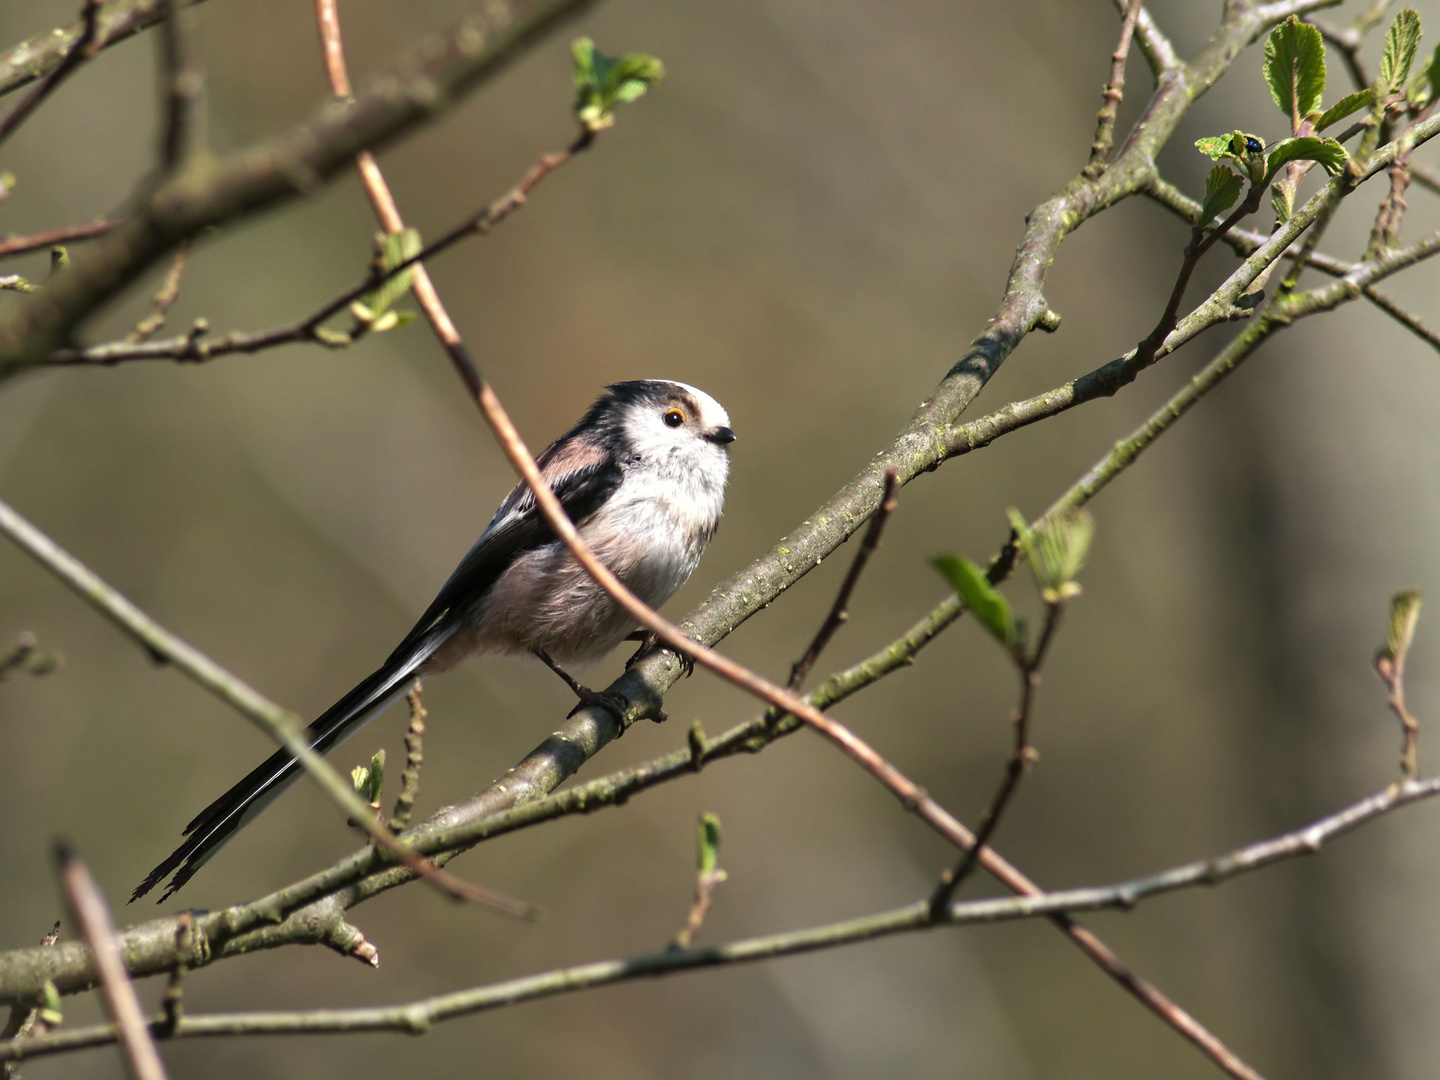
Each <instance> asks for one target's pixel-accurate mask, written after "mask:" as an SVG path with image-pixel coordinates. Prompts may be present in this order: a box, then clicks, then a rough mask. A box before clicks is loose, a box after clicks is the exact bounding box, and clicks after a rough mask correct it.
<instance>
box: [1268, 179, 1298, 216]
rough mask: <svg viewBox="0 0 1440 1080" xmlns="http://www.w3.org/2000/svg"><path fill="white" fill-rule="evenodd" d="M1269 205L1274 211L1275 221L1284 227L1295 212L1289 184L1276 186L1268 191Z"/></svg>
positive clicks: (1293, 195)
mask: <svg viewBox="0 0 1440 1080" xmlns="http://www.w3.org/2000/svg"><path fill="white" fill-rule="evenodd" d="M1270 205H1271V207H1272V208H1273V209H1274V210H1275V220H1276V221H1278V222H1279V223H1280V224H1281V225H1284V224H1285V223H1286V222H1287V221H1289V220H1290V215H1291V214H1293V213H1294V212H1295V193H1294V192H1293V191H1291V190H1290V185H1289V184H1276V185H1275V186H1274V187H1272V188H1271V189H1270Z"/></svg>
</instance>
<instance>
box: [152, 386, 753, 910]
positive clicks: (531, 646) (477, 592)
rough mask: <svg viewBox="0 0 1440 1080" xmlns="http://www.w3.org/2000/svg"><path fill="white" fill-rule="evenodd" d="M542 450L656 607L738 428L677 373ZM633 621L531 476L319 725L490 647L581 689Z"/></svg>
mask: <svg viewBox="0 0 1440 1080" xmlns="http://www.w3.org/2000/svg"><path fill="white" fill-rule="evenodd" d="M607 389H608V391H609V392H608V393H606V394H605V395H604V396H602V397H601V398H600V399H599V400H598V401H596V402H595V404H594V405H592V406H591V407H590V411H589V412H587V413H586V414H585V416H584V417H583V418H582V419H581V420H580V422H579V423H578V424H576V425H575V426H574V427H573V428H571V429H570V430H569V431H568V432H566V433H565V434H564V435H562V436H561V437H560V438H559V439H557V440H556V441H555V442H553V443H552V444H551V445H550V446H549V447H548V448H547V449H546V450H545V452H544V453H542V454H541V455H540V456H539V457H538V458H537V459H536V461H537V462H538V463H539V465H540V471H541V475H543V476H544V477H545V480H546V481H547V482H548V483H549V485H550V487H551V489H552V490H553V491H554V492H555V494H556V495H557V496H558V497H559V499H560V502H561V504H562V505H563V506H564V507H565V511H566V513H568V514H569V515H570V518H571V520H573V521H574V522H575V524H576V525H577V526H578V528H579V530H580V535H581V536H582V537H584V538H585V542H586V543H587V544H589V545H590V548H591V550H592V551H594V552H595V554H596V555H597V556H598V557H599V558H600V561H601V562H603V563H604V564H605V565H606V566H608V567H609V568H610V569H611V570H612V571H613V572H614V573H615V574H616V575H617V576H618V577H619V578H620V580H621V581H623V582H625V584H626V585H627V586H629V587H630V589H631V590H632V591H633V592H634V593H635V594H636V595H637V596H639V597H640V598H641V599H642V600H644V601H645V602H646V603H648V604H650V605H651V606H652V607H659V606H660V605H661V604H663V603H664V602H665V601H666V600H668V599H669V598H670V597H671V596H673V595H674V594H675V591H676V590H677V589H679V588H680V586H682V585H684V584H685V582H686V581H687V580H688V579H689V577H690V574H691V573H692V572H693V571H694V569H695V566H696V564H697V563H698V562H699V561H700V556H701V554H703V553H704V551H705V547H706V545H707V544H708V543H709V542H710V538H711V537H712V536H713V535H714V534H715V529H716V526H718V525H719V523H720V508H721V505H722V503H723V501H724V497H725V478H726V475H727V474H728V472H729V468H730V460H729V454H728V453H727V450H726V448H727V447H728V445H729V444H730V443H731V442H733V441H734V439H735V432H734V431H732V430H731V429H730V417H729V415H728V414H727V413H726V412H725V410H724V409H723V408H722V407H721V406H720V403H719V402H718V401H716V400H715V399H714V398H712V397H711V396H710V395H709V394H706V393H705V392H703V391H701V390H697V389H695V387H693V386H687V385H686V384H685V383H679V382H670V381H668V380H660V379H654V380H651V379H647V380H641V381H636V382H622V383H615V384H614V385H613V386H610V387H608V388H607ZM633 629H634V622H633V620H631V618H630V617H629V616H628V615H627V614H626V613H625V612H624V611H623V610H622V609H621V608H620V607H618V606H617V605H616V604H615V602H614V601H613V600H611V599H610V597H609V596H608V595H607V594H606V592H605V591H604V590H603V589H601V588H600V586H599V585H597V584H596V583H595V581H594V579H593V578H591V577H590V575H589V574H588V573H586V571H585V570H584V569H583V568H582V567H581V566H580V565H579V564H578V563H577V562H576V561H575V559H574V557H573V556H572V555H571V554H570V552H569V550H568V549H567V548H566V547H565V546H564V545H563V544H562V543H561V542H560V541H559V539H557V538H556V536H555V533H554V531H553V530H552V529H551V528H550V527H549V525H548V524H546V522H545V519H544V517H543V516H542V515H541V513H540V511H539V509H538V508H537V507H536V505H535V496H534V494H533V493H532V492H531V491H530V489H529V488H528V487H527V486H526V485H525V484H524V483H523V482H522V483H520V484H517V485H516V486H515V488H514V490H512V491H511V492H510V494H509V495H508V496H507V497H506V499H505V501H504V502H503V503H501V504H500V509H499V510H498V511H496V513H495V517H494V518H493V519H492V520H491V522H490V524H489V526H488V527H487V528H486V529H485V531H484V532H483V533H482V534H481V536H480V539H479V540H477V541H476V542H475V546H474V547H472V548H471V549H470V551H469V553H468V554H467V555H466V556H465V558H463V559H462V560H460V565H459V566H458V567H456V568H455V572H454V573H453V574H451V575H450V579H449V580H448V581H446V582H445V584H444V585H443V586H442V587H441V589H440V593H439V595H437V596H436V597H435V599H434V601H433V602H432V603H431V604H430V606H429V607H428V608H427V609H426V610H425V613H424V614H423V615H421V616H420V621H419V622H417V623H416V624H415V626H414V628H413V629H412V630H411V631H410V633H408V634H406V635H405V639H404V640H403V641H401V642H400V644H399V645H398V646H397V647H396V649H395V651H394V652H393V653H391V654H390V658H389V659H388V660H386V661H385V663H384V664H382V665H381V666H380V668H379V670H377V671H376V672H375V673H374V674H372V675H370V676H369V677H368V678H366V679H365V680H363V681H362V682H361V683H360V684H359V685H358V686H356V687H355V688H354V689H353V690H351V691H350V692H349V693H348V694H346V695H345V696H344V697H342V698H341V699H340V700H339V701H337V702H336V703H335V704H334V705H332V706H331V707H330V708H329V709H328V710H327V711H326V712H325V714H324V715H322V716H321V717H320V719H318V720H316V721H315V722H314V723H313V724H311V725H310V728H309V732H308V737H309V739H310V745H311V746H312V747H314V748H315V749H316V750H318V751H320V752H321V753H324V752H326V751H328V750H330V749H331V748H332V747H334V746H335V745H336V744H337V743H339V742H340V741H341V740H342V739H345V738H348V737H349V736H351V735H353V734H354V733H355V732H356V731H358V730H359V729H360V727H361V726H362V725H364V724H365V723H366V722H367V721H369V720H371V719H373V718H374V717H375V716H376V715H378V714H379V713H380V712H382V711H383V710H384V709H385V708H386V707H387V706H389V705H390V704H392V703H393V702H394V701H395V700H396V699H397V698H398V697H400V696H401V695H402V694H403V693H404V692H405V690H406V689H407V688H408V686H409V684H410V680H411V679H412V678H413V677H415V676H417V675H428V674H431V673H434V672H439V671H445V670H446V669H448V668H450V667H452V666H454V665H455V664H456V663H457V662H458V661H460V660H462V659H464V658H466V657H470V656H477V655H480V654H483V653H511V654H514V653H533V654H534V655H536V656H538V657H539V658H540V659H541V660H543V661H545V663H546V664H547V665H548V666H550V667H551V668H553V669H554V670H555V671H556V673H557V674H559V675H560V676H561V678H563V679H564V680H565V681H566V683H567V684H568V685H569V686H570V687H571V688H572V689H573V690H575V692H576V693H577V694H578V695H579V696H580V698H581V700H582V701H590V700H597V699H598V700H601V701H602V702H603V698H602V697H601V695H597V694H595V693H594V692H592V691H589V690H586V689H585V688H584V687H583V686H580V685H579V684H578V683H576V682H575V680H573V679H572V678H570V676H569V675H567V674H566V673H565V672H564V671H563V670H562V669H561V668H560V666H559V665H560V664H561V663H572V662H577V661H578V662H583V661H586V660H593V659H597V658H599V657H601V656H603V655H604V654H605V653H607V652H609V651H610V650H611V649H613V648H614V647H615V646H616V645H617V644H619V643H620V642H621V641H622V640H623V639H624V638H625V637H626V635H628V634H629V633H630V632H631V631H632V630H633ZM301 772H302V770H301V768H300V767H299V765H298V764H297V762H296V760H295V759H294V758H293V757H292V756H291V755H290V753H289V752H288V751H286V750H280V751H278V752H276V753H275V754H273V755H271V757H270V758H269V759H268V760H267V761H265V763H264V764H262V765H261V766H260V767H259V768H257V769H255V770H254V771H253V772H251V773H250V775H249V776H247V777H245V779H243V780H241V781H240V782H239V783H238V784H236V785H235V786H234V787H233V788H231V789H230V790H229V791H227V792H226V793H225V794H224V795H222V796H220V798H218V799H216V800H215V801H214V802H213V803H211V804H210V805H209V806H208V807H206V808H205V810H203V811H202V812H201V813H200V815H199V816H198V817H196V818H195V820H194V821H192V822H190V824H189V825H188V826H186V828H185V835H186V836H188V837H189V839H188V840H186V841H185V843H183V844H182V845H181V846H180V847H179V848H177V849H176V850H175V852H174V853H172V854H171V855H170V856H169V857H168V858H167V859H166V860H165V861H164V862H162V863H161V864H160V865H159V866H157V867H156V868H155V869H154V870H152V871H151V872H150V876H149V877H147V878H146V879H145V880H144V881H143V882H142V883H141V884H140V887H139V888H137V889H136V890H135V894H134V896H132V897H131V898H130V899H131V900H132V901H133V900H137V899H139V898H140V897H141V896H144V895H145V894H146V893H147V892H149V891H150V890H151V889H152V888H154V887H155V886H156V885H157V884H158V883H159V882H160V881H161V880H162V879H163V878H164V877H166V875H168V874H170V873H171V872H172V871H174V872H175V876H174V877H173V878H172V879H171V880H170V883H169V885H168V887H167V888H166V891H165V893H164V895H163V896H162V897H161V900H162V901H163V900H164V899H165V898H167V897H169V896H170V895H171V894H172V893H174V892H175V890H177V889H179V888H180V887H181V886H182V885H184V884H185V883H186V882H187V881H189V880H190V878H191V877H192V876H193V875H194V873H195V871H196V870H198V869H199V868H200V866H201V865H202V864H203V863H204V862H205V861H206V860H207V859H209V858H210V856H212V855H214V854H215V852H216V851H217V850H219V848H220V847H221V845H223V844H224V843H225V842H226V841H227V840H229V839H230V838H231V837H232V836H234V835H235V834H236V833H237V832H239V830H240V829H241V828H242V827H243V826H244V825H245V824H246V823H247V822H249V821H250V820H251V819H253V818H254V817H255V816H256V815H257V814H259V812H260V811H261V810H263V809H264V808H265V807H266V806H268V805H269V804H270V803H271V802H272V801H273V800H274V799H275V798H276V797H277V796H278V795H279V794H280V793H281V792H282V791H284V790H285V789H286V788H287V787H289V786H290V784H292V783H294V782H295V780H296V779H298V778H299V776H300V774H301Z"/></svg>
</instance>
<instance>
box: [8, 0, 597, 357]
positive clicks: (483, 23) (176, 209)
mask: <svg viewBox="0 0 1440 1080" xmlns="http://www.w3.org/2000/svg"><path fill="white" fill-rule="evenodd" d="M587 2H588V0H491V2H489V3H487V4H485V5H483V7H482V9H481V11H480V12H479V13H478V14H475V15H471V16H470V17H468V18H466V19H463V20H461V21H460V22H459V23H458V24H456V25H455V26H453V27H452V28H451V29H450V30H449V31H447V32H446V33H444V34H442V35H440V36H439V37H437V38H433V39H431V40H429V41H426V42H425V43H424V44H422V45H420V46H418V47H417V48H415V49H413V50H411V51H410V52H409V53H407V54H406V55H405V56H404V57H403V58H402V59H400V60H399V61H398V62H397V63H396V64H394V65H393V66H392V67H390V68H389V69H388V70H386V71H384V72H382V73H380V74H379V75H377V76H376V77H375V78H374V79H373V80H372V81H370V82H369V83H368V84H367V87H366V88H365V89H362V90H361V91H360V92H359V93H357V94H356V95H355V100H354V101H353V102H351V103H350V104H348V105H339V104H334V103H331V104H328V105H326V106H325V107H323V108H321V109H319V110H318V111H317V112H316V113H314V114H313V116H312V117H311V119H310V120H309V121H308V122H307V123H305V124H302V125H300V126H298V127H296V128H293V129H291V130H290V131H289V132H286V133H285V134H282V135H280V136H278V137H276V138H274V139H271V140H269V141H267V142H264V143H261V144H259V145H256V146H253V147H251V148H249V149H247V150H242V151H240V152H238V153H236V154H232V155H230V156H229V157H226V158H224V159H222V160H220V161H217V162H214V163H212V164H207V165H205V166H204V167H203V168H201V167H193V168H185V169H181V170H180V171H179V172H178V173H177V174H176V175H175V176H173V177H171V178H170V179H168V180H166V181H165V182H164V183H162V184H161V185H160V186H159V187H157V188H156V189H155V190H153V191H152V192H150V193H149V194H148V195H147V196H146V197H145V198H144V199H142V200H141V201H140V204H139V205H138V206H137V207H136V209H135V212H134V214H133V215H132V216H131V217H130V218H129V219H128V220H127V221H126V222H125V224H124V225H122V226H121V227H120V228H118V229H116V230H115V231H114V232H112V233H110V234H109V235H107V236H105V237H103V238H101V239H99V240H97V241H96V242H95V243H93V244H91V245H89V246H88V247H87V248H86V250H85V251H84V253H83V254H82V255H81V256H78V257H77V258H76V259H75V260H74V263H73V265H72V266H71V267H70V268H69V270H67V271H66V272H65V273H64V274H63V275H60V276H59V277H58V278H57V279H56V280H55V281H54V282H52V283H51V284H50V285H49V286H48V287H47V288H46V289H45V290H44V292H43V293H40V294H37V295H36V296H33V297H30V298H29V299H27V300H26V301H25V302H23V303H21V304H17V305H14V307H13V310H11V311H9V312H7V313H6V314H5V316H4V317H3V318H0V378H4V377H6V376H9V375H13V374H15V373H16V372H18V371H19V370H21V369H22V368H25V367H28V366H32V365H35V364H40V363H44V362H45V360H46V358H47V357H48V356H49V355H50V354H51V353H52V352H53V351H54V350H55V349H56V348H58V347H59V346H60V345H62V344H63V343H64V341H65V339H66V338H67V337H68V336H69V335H70V333H71V332H72V330H73V329H74V327H75V326H76V324H77V323H78V322H79V321H80V320H81V319H83V318H84V317H85V316H86V315H88V314H90V313H91V312H92V311H94V310H95V308H97V307H98V306H100V305H101V304H103V303H104V302H105V301H107V300H108V299H110V298H111V297H112V296H114V295H115V293H116V292H117V291H118V290H119V289H120V288H121V287H122V286H123V285H124V284H125V283H126V282H129V281H131V280H133V279H134V277H135V275H136V274H137V273H139V272H140V271H141V270H144V269H145V268H147V267H149V266H150V265H152V264H153V263H155V262H156V261H158V260H159V259H162V258H164V257H165V255H166V254H168V253H169V252H170V251H172V250H173V249H174V248H175V246H176V245H177V244H179V243H180V241H181V240H184V239H186V238H187V237H191V236H194V235H195V234H197V233H198V232H200V231H201V230H202V229H204V228H206V227H207V226H210V225H216V224H220V223H222V222H225V221H228V220H231V219H233V218H236V217H240V216H244V215H247V214H251V213H254V212H256V211H259V210H261V209H264V208H266V207H271V206H275V205H277V204H279V203H283V202H285V201H287V200H290V199H294V198H298V197H300V196H302V195H307V194H310V193H312V192H313V191H314V190H315V187H316V185H317V184H320V183H322V182H324V181H326V180H329V179H330V178H332V177H333V176H334V175H335V174H336V173H337V172H339V171H340V170H341V169H343V168H345V167H346V166H347V165H348V164H349V163H350V162H351V161H352V160H353V159H354V156H355V155H356V154H357V153H359V152H360V151H361V150H364V149H373V148H376V147H379V146H381V145H382V144H385V143H387V142H389V141H391V140H393V139H395V138H396V137H398V136H399V135H401V134H403V133H404V132H406V131H409V130H412V129H414V128H416V127H418V126H419V125H420V124H421V123H423V122H425V121H427V120H430V119H433V118H434V117H435V116H438V115H439V114H440V113H442V112H444V111H445V110H447V109H448V108H450V107H451V106H453V105H454V104H455V103H456V102H457V101H458V100H459V99H460V98H461V97H463V96H464V95H465V94H466V93H467V92H469V91H471V90H473V89H474V88H475V87H476V86H478V85H479V84H480V83H481V82H483V81H484V80H485V79H487V78H489V77H490V76H491V75H493V74H494V73H495V72H497V71H499V70H500V69H501V68H502V67H503V66H504V64H505V63H506V62H507V61H509V60H511V59H513V58H514V57H515V56H516V55H518V54H519V53H520V52H522V51H524V49H525V48H526V47H527V46H528V45H530V44H532V43H533V42H534V41H535V40H537V39H538V38H539V37H540V36H541V35H542V34H543V33H544V32H545V31H547V30H548V29H550V28H551V27H552V26H553V25H554V24H555V23H556V22H558V21H559V20H560V19H562V18H564V17H567V16H569V15H573V14H575V13H576V12H578V11H579V10H580V9H581V8H583V7H585V6H587Z"/></svg>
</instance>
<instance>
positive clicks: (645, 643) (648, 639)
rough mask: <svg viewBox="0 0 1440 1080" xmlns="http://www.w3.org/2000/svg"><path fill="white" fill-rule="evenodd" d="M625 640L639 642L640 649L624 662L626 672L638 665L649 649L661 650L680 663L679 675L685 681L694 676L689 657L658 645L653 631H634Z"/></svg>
mask: <svg viewBox="0 0 1440 1080" xmlns="http://www.w3.org/2000/svg"><path fill="white" fill-rule="evenodd" d="M625 640H626V641H638V642H640V647H639V648H638V649H636V650H635V654H634V655H633V656H631V657H630V659H629V660H626V661H625V670H626V671H629V670H630V669H631V668H632V667H634V666H635V665H636V664H637V663H639V662H640V658H641V657H642V656H644V655H645V654H646V653H648V652H649V651H650V650H651V649H661V650H663V651H665V652H668V653H670V655H672V656H673V657H675V659H677V660H679V661H680V674H682V675H684V676H685V677H686V678H687V679H688V678H689V677H690V676H691V675H694V674H695V661H694V660H691V659H690V657H688V656H686V655H684V654H683V653H677V652H676V651H675V650H674V649H671V648H670V647H669V646H666V645H662V644H660V638H659V636H658V635H657V634H656V633H655V631H654V630H636V631H635V632H634V633H633V634H631V635H630V636H629V637H627V638H626V639H625Z"/></svg>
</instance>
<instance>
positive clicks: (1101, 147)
mask: <svg viewBox="0 0 1440 1080" xmlns="http://www.w3.org/2000/svg"><path fill="white" fill-rule="evenodd" d="M1128 2H1129V6H1128V7H1127V8H1126V9H1125V15H1124V18H1122V19H1121V20H1120V42H1119V44H1118V45H1116V46H1115V52H1114V53H1113V54H1112V55H1111V57H1110V81H1109V82H1108V83H1106V84H1105V89H1104V91H1103V93H1102V94H1101V95H1100V96H1101V98H1102V101H1101V104H1100V112H1099V115H1097V116H1096V117H1095V141H1094V142H1092V143H1091V144H1090V164H1088V165H1086V166H1085V175H1086V176H1088V177H1089V178H1090V179H1092V180H1093V179H1095V178H1096V177H1097V176H1099V175H1100V174H1101V173H1102V172H1104V171H1105V159H1106V158H1108V157H1109V156H1110V148H1111V147H1112V146H1113V145H1114V144H1115V116H1116V114H1117V113H1118V112H1119V111H1120V102H1121V101H1122V100H1123V99H1124V97H1125V61H1126V60H1127V59H1128V58H1129V56H1130V39H1131V37H1132V36H1134V33H1135V21H1136V20H1137V19H1138V18H1139V17H1140V5H1141V0H1128Z"/></svg>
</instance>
